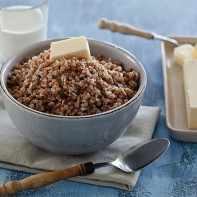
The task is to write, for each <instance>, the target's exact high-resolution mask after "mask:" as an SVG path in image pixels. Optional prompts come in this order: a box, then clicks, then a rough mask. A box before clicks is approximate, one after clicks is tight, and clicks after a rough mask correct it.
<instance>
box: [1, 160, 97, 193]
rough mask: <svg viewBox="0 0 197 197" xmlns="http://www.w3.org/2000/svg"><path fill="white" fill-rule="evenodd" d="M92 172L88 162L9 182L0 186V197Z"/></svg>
mask: <svg viewBox="0 0 197 197" xmlns="http://www.w3.org/2000/svg"><path fill="white" fill-rule="evenodd" d="M93 172H94V164H93V163H92V162H89V163H84V164H79V165H77V166H74V167H71V168H68V169H64V170H59V171H55V172H47V173H42V174H37V175H32V176H29V177H27V178H25V179H23V180H20V181H9V182H7V183H5V184H2V185H0V196H4V195H14V194H16V193H18V192H21V191H23V190H32V189H37V188H40V187H44V186H46V185H50V184H52V183H55V182H58V181H61V180H64V179H68V178H71V177H75V176H84V175H87V174H91V173H93Z"/></svg>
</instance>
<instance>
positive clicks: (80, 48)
mask: <svg viewBox="0 0 197 197" xmlns="http://www.w3.org/2000/svg"><path fill="white" fill-rule="evenodd" d="M64 56H66V57H73V56H74V57H77V58H85V59H90V57H91V56H90V49H89V45H88V41H87V39H86V38H85V37H84V36H80V37H76V38H71V39H66V40H61V41H57V42H52V43H51V53H50V59H51V60H52V62H55V60H59V59H61V58H62V57H64Z"/></svg>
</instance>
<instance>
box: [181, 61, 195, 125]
mask: <svg viewBox="0 0 197 197" xmlns="http://www.w3.org/2000/svg"><path fill="white" fill-rule="evenodd" d="M183 78H184V89H185V99H186V110H187V122H188V127H189V128H190V129H196V128H197V59H186V60H185V62H184V65H183Z"/></svg>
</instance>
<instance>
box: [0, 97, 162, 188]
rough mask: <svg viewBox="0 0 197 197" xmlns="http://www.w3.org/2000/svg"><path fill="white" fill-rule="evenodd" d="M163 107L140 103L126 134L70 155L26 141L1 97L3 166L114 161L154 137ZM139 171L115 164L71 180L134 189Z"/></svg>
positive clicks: (50, 167) (31, 168)
mask: <svg viewBox="0 0 197 197" xmlns="http://www.w3.org/2000/svg"><path fill="white" fill-rule="evenodd" d="M159 113H160V109H159V108H158V107H143V106H142V107H140V109H139V112H138V114H137V116H136V118H135V120H134V122H133V123H132V125H131V126H130V127H129V129H128V130H127V131H126V133H125V134H124V135H122V136H121V137H120V138H119V139H118V140H117V141H115V142H114V143H113V144H111V145H110V146H109V147H107V148H106V149H104V150H101V151H98V152H95V153H91V154H86V155H80V156H67V155H64V154H57V153H52V152H49V151H46V150H43V149H41V148H39V147H37V146H35V145H33V144H32V143H30V142H29V141H27V140H26V139H25V138H24V137H23V136H22V135H21V134H20V133H19V132H18V131H17V130H16V128H15V126H14V125H13V123H12V122H11V120H10V118H9V117H8V114H7V112H6V110H5V108H4V106H3V103H2V100H1V98H0V167H3V168H8V169H13V170H18V171H23V172H30V173H41V172H46V171H54V170H60V169H64V168H68V167H71V166H74V165H77V164H80V163H84V162H89V161H92V162H93V163H97V162H102V161H113V160H114V159H116V157H117V156H118V155H119V154H120V153H122V152H123V151H125V150H127V149H128V148H130V147H131V146H133V145H135V144H137V143H141V142H144V141H146V140H149V139H151V137H152V134H153V131H154V127H155V124H156V122H157V119H158V116H159ZM139 174H140V172H136V173H126V172H122V171H121V170H119V169H116V168H115V167H110V166H109V167H105V168H101V169H97V170H96V171H95V172H94V173H93V174H91V175H88V176H84V177H75V178H72V179H71V180H73V181H78V182H84V183H89V184H95V185H102V186H110V187H116V188H121V189H125V190H132V188H133V187H134V186H135V184H136V182H137V179H138V177H139Z"/></svg>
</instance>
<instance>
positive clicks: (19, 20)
mask: <svg viewBox="0 0 197 197" xmlns="http://www.w3.org/2000/svg"><path fill="white" fill-rule="evenodd" d="M48 3H49V0H0V55H1V56H2V57H4V58H7V57H9V56H11V55H12V54H13V53H15V52H16V51H18V50H20V49H22V48H24V47H26V46H28V45H31V44H33V43H36V42H39V41H42V40H46V36H47V18H48ZM0 59H1V57H0Z"/></svg>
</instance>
